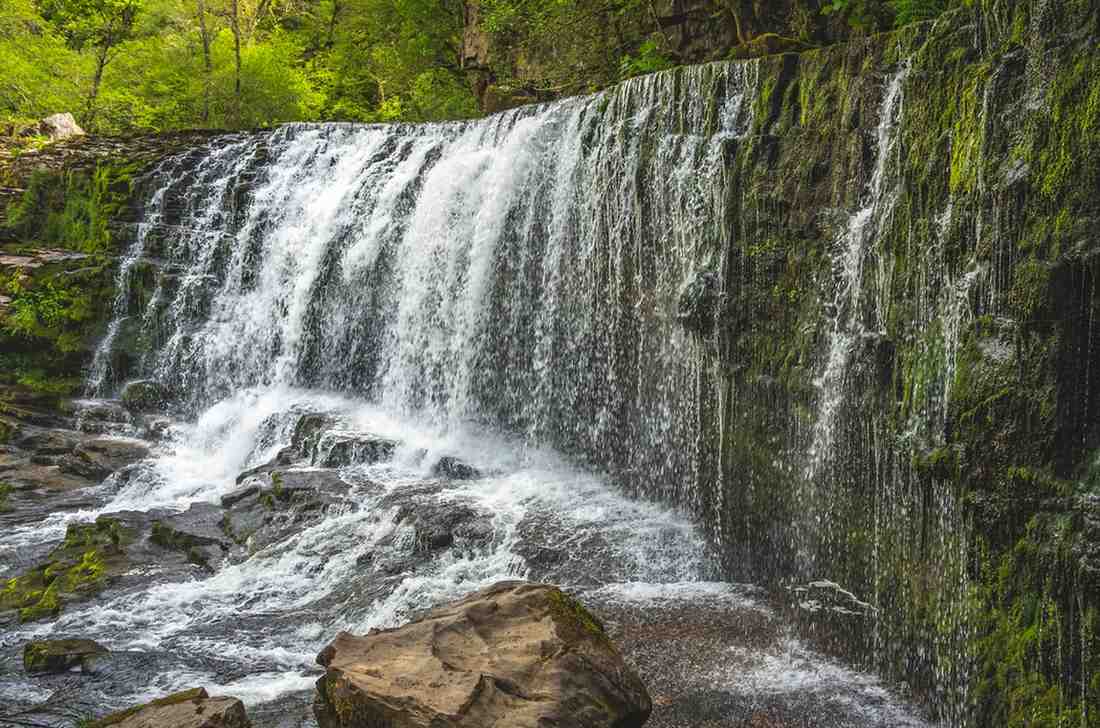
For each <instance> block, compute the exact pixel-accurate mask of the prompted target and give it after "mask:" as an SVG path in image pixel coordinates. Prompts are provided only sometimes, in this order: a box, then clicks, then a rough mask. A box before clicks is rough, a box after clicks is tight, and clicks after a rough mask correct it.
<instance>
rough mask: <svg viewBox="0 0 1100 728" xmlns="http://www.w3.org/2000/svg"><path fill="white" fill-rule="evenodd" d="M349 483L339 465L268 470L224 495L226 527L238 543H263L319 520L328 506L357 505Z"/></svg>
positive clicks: (261, 545) (255, 546)
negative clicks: (329, 467)
mask: <svg viewBox="0 0 1100 728" xmlns="http://www.w3.org/2000/svg"><path fill="white" fill-rule="evenodd" d="M349 487H350V486H349V485H348V484H347V483H346V482H345V481H344V480H343V478H341V477H340V474H339V473H338V472H336V471H335V470H317V469H311V470H296V469H281V470H270V471H267V472H264V473H259V474H255V475H253V476H252V477H251V479H250V481H249V482H248V483H246V484H245V485H244V486H243V487H241V488H238V489H237V490H235V491H233V492H231V493H227V494H226V495H224V496H222V500H221V504H222V507H223V508H225V512H224V515H223V517H222V519H221V523H220V528H221V530H222V532H223V533H224V534H225V535H226V536H227V537H228V538H229V539H230V540H231V541H232V542H234V543H235V544H237V545H239V546H245V545H247V546H248V547H249V548H250V549H260V548H264V547H265V546H268V545H270V544H273V543H276V542H278V541H281V540H282V539H284V538H286V537H287V536H290V535H291V534H294V533H298V532H299V531H302V530H305V529H306V528H309V527H310V526H312V525H314V524H316V523H318V522H319V521H321V520H322V519H323V518H324V517H325V513H326V511H327V509H328V508H329V507H330V506H339V507H345V508H355V507H356V504H355V503H354V502H352V501H351V500H349V499H348V498H347V493H348V490H349Z"/></svg>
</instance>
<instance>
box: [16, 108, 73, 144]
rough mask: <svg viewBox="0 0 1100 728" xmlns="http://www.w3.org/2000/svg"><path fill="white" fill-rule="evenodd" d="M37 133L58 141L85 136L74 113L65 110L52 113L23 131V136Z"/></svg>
mask: <svg viewBox="0 0 1100 728" xmlns="http://www.w3.org/2000/svg"><path fill="white" fill-rule="evenodd" d="M35 135H37V136H45V137H49V139H50V141H52V142H56V141H61V140H62V139H68V138H70V137H74V136H84V130H83V129H81V128H80V125H79V124H77V123H76V119H75V118H73V115H72V114H70V113H68V112H65V113H62V114H51V115H49V116H47V117H46V118H45V119H43V120H42V121H40V122H38V123H37V124H36V125H34V126H32V127H30V128H28V129H27V130H26V131H24V132H23V136H35Z"/></svg>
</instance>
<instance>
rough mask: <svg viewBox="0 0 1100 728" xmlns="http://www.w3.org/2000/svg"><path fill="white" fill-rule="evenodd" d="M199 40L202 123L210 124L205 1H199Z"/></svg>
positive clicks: (211, 71)
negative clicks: (201, 72) (200, 49)
mask: <svg viewBox="0 0 1100 728" xmlns="http://www.w3.org/2000/svg"><path fill="white" fill-rule="evenodd" d="M199 39H200V40H201V41H202V67H203V72H204V76H203V80H202V123H203V126H207V125H209V123H210V79H211V77H212V76H213V74H214V61H213V59H212V58H211V57H210V29H209V28H207V27H206V0H199Z"/></svg>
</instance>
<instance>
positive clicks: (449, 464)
mask: <svg viewBox="0 0 1100 728" xmlns="http://www.w3.org/2000/svg"><path fill="white" fill-rule="evenodd" d="M431 472H432V475H434V476H435V477H437V478H447V479H449V480H477V479H478V478H480V477H481V471H479V470H478V469H477V468H475V467H474V466H473V465H470V464H468V463H464V462H463V461H461V460H459V459H458V458H456V457H453V456H451V455H444V456H443V457H441V458H439V460H438V461H437V462H436V463H435V465H433V466H432V471H431Z"/></svg>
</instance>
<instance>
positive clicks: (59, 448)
mask: <svg viewBox="0 0 1100 728" xmlns="http://www.w3.org/2000/svg"><path fill="white" fill-rule="evenodd" d="M83 439H84V436H83V435H81V433H79V432H73V431H71V430H42V429H28V430H27V432H26V433H25V434H23V435H22V436H21V437H18V438H16V439H15V442H14V444H15V445H16V446H17V447H20V448H22V449H23V450H28V451H30V452H33V453H34V454H36V455H64V454H66V453H70V452H72V451H73V450H75V449H76V447H77V446H78V445H79V444H80V443H81V441H82V440H83Z"/></svg>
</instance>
